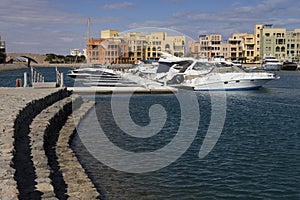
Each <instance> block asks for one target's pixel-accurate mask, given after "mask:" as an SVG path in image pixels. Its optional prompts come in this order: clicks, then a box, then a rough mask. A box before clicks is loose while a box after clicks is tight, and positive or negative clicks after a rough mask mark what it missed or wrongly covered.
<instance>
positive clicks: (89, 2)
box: [0, 0, 300, 55]
mask: <svg viewBox="0 0 300 200" xmlns="http://www.w3.org/2000/svg"><path fill="white" fill-rule="evenodd" d="M89 18H90V22H91V23H90V37H94V38H99V37H100V31H101V30H106V29H114V30H120V31H121V32H127V31H137V32H145V33H149V32H157V31H167V32H168V33H169V34H170V35H186V36H187V38H188V39H194V40H197V39H198V36H199V35H200V34H210V33H216V34H222V39H223V40H226V39H227V38H228V37H230V36H231V34H232V33H253V28H254V25H255V24H273V25H274V27H278V28H286V29H287V30H293V29H296V28H300V1H299V0H260V1H259V0H251V1H250V0H206V1H201V0H151V1H150V0H109V1H108V0H0V36H1V39H2V40H4V41H5V42H6V49H7V50H6V51H7V53H12V52H16V53H40V54H46V53H55V54H59V55H68V54H70V49H71V48H79V49H83V48H85V45H86V39H87V37H88V23H87V22H88V19H89Z"/></svg>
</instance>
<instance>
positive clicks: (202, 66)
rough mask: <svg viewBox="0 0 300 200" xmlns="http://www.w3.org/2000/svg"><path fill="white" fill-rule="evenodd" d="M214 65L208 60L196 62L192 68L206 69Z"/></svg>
mask: <svg viewBox="0 0 300 200" xmlns="http://www.w3.org/2000/svg"><path fill="white" fill-rule="evenodd" d="M213 67H214V64H213V63H209V62H197V63H195V65H194V66H193V70H206V69H211V68H213Z"/></svg>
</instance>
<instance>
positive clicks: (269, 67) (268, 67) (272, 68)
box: [261, 64, 282, 71]
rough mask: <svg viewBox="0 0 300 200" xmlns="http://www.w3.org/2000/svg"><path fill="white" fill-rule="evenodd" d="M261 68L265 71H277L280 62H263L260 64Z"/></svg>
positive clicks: (280, 66) (279, 67)
mask: <svg viewBox="0 0 300 200" xmlns="http://www.w3.org/2000/svg"><path fill="white" fill-rule="evenodd" d="M261 68H262V69H263V70H267V71H279V70H280V69H281V68H282V65H281V64H278V65H269V64H265V65H262V66H261Z"/></svg>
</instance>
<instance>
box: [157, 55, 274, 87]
mask: <svg viewBox="0 0 300 200" xmlns="http://www.w3.org/2000/svg"><path fill="white" fill-rule="evenodd" d="M160 77H162V78H161V79H158V80H157V81H162V82H166V83H167V84H168V85H170V86H173V87H179V88H180V87H182V88H190V89H193V90H195V91H208V90H251V89H258V88H260V87H262V86H263V85H264V84H265V83H267V82H268V81H271V80H275V79H278V78H279V77H278V76H277V75H276V74H275V73H273V72H267V71H265V70H252V71H244V70H243V69H241V68H239V67H237V66H234V65H225V66H224V65H222V66H220V65H218V64H217V63H216V62H215V61H209V62H203V61H201V60H197V59H191V58H189V59H188V60H185V61H181V62H177V63H176V64H174V65H172V67H170V69H169V71H168V72H167V73H166V74H165V76H160Z"/></svg>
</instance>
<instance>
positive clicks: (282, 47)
mask: <svg viewBox="0 0 300 200" xmlns="http://www.w3.org/2000/svg"><path fill="white" fill-rule="evenodd" d="M265 55H273V56H275V57H276V58H277V59H279V60H280V61H283V60H285V58H286V56H287V41H286V29H285V28H273V25H272V24H265V25H263V26H262V27H261V29H260V57H261V59H263V57H264V56H265Z"/></svg>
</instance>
